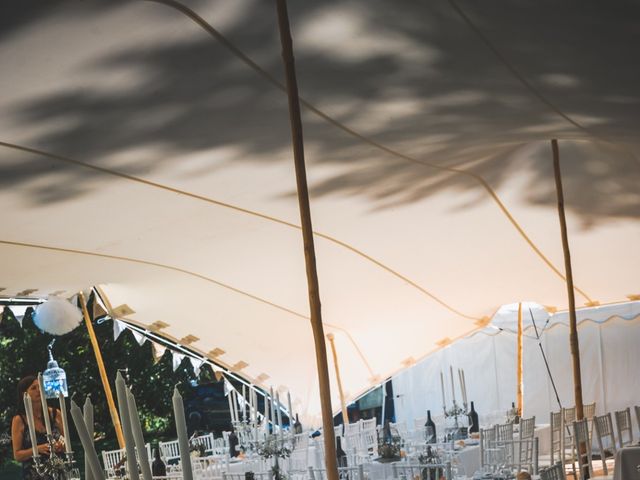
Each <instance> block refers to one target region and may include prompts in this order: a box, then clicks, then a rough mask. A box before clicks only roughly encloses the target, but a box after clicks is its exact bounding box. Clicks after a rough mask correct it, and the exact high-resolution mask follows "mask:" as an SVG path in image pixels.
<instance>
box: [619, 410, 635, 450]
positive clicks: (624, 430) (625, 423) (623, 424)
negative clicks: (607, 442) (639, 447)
mask: <svg viewBox="0 0 640 480" xmlns="http://www.w3.org/2000/svg"><path fill="white" fill-rule="evenodd" d="M615 415H616V427H617V428H618V442H619V443H620V448H624V447H626V446H627V445H631V444H632V443H633V431H632V430H631V409H630V408H626V409H624V410H620V411H619V412H616V414H615ZM625 437H626V438H625Z"/></svg>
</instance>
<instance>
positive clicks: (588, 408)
mask: <svg viewBox="0 0 640 480" xmlns="http://www.w3.org/2000/svg"><path fill="white" fill-rule="evenodd" d="M582 414H583V415H584V418H593V417H595V416H596V402H593V403H585V404H584V405H583V406H582Z"/></svg>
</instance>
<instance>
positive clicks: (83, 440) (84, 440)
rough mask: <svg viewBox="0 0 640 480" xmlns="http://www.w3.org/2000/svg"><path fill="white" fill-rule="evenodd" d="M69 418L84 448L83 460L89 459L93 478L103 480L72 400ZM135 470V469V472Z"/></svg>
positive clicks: (96, 457) (100, 468) (102, 474)
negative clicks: (74, 425) (71, 419)
mask: <svg viewBox="0 0 640 480" xmlns="http://www.w3.org/2000/svg"><path fill="white" fill-rule="evenodd" d="M71 418H73V423H75V424H76V431H77V432H78V437H80V442H81V443H82V448H84V455H85V458H88V459H89V465H91V470H92V471H93V478H94V479H96V480H104V472H103V471H102V467H101V466H100V460H98V454H97V453H96V449H95V447H94V445H93V439H92V438H91V437H90V436H89V432H88V431H87V426H86V425H85V423H84V418H82V411H80V407H78V405H76V402H74V401H73V400H71ZM137 470H138V469H137V468H136V471H137Z"/></svg>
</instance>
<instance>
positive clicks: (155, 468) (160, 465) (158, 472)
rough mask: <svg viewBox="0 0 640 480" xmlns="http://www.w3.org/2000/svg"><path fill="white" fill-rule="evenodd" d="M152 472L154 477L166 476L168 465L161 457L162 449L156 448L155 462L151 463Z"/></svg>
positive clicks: (154, 453)
mask: <svg viewBox="0 0 640 480" xmlns="http://www.w3.org/2000/svg"><path fill="white" fill-rule="evenodd" d="M151 473H152V474H153V476H154V477H166V476H167V466H166V465H165V464H164V462H163V461H162V458H161V457H160V449H159V448H156V449H155V450H154V452H153V463H151Z"/></svg>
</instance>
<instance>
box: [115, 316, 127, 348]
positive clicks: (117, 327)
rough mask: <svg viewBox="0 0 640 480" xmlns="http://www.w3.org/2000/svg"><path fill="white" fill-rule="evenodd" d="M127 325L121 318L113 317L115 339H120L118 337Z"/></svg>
mask: <svg viewBox="0 0 640 480" xmlns="http://www.w3.org/2000/svg"><path fill="white" fill-rule="evenodd" d="M126 328H127V327H126V326H125V325H124V323H122V322H121V321H120V320H116V319H115V318H114V319H113V341H114V342H115V341H116V340H118V337H119V336H120V334H121V333H122V332H124V331H125V329H126Z"/></svg>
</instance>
